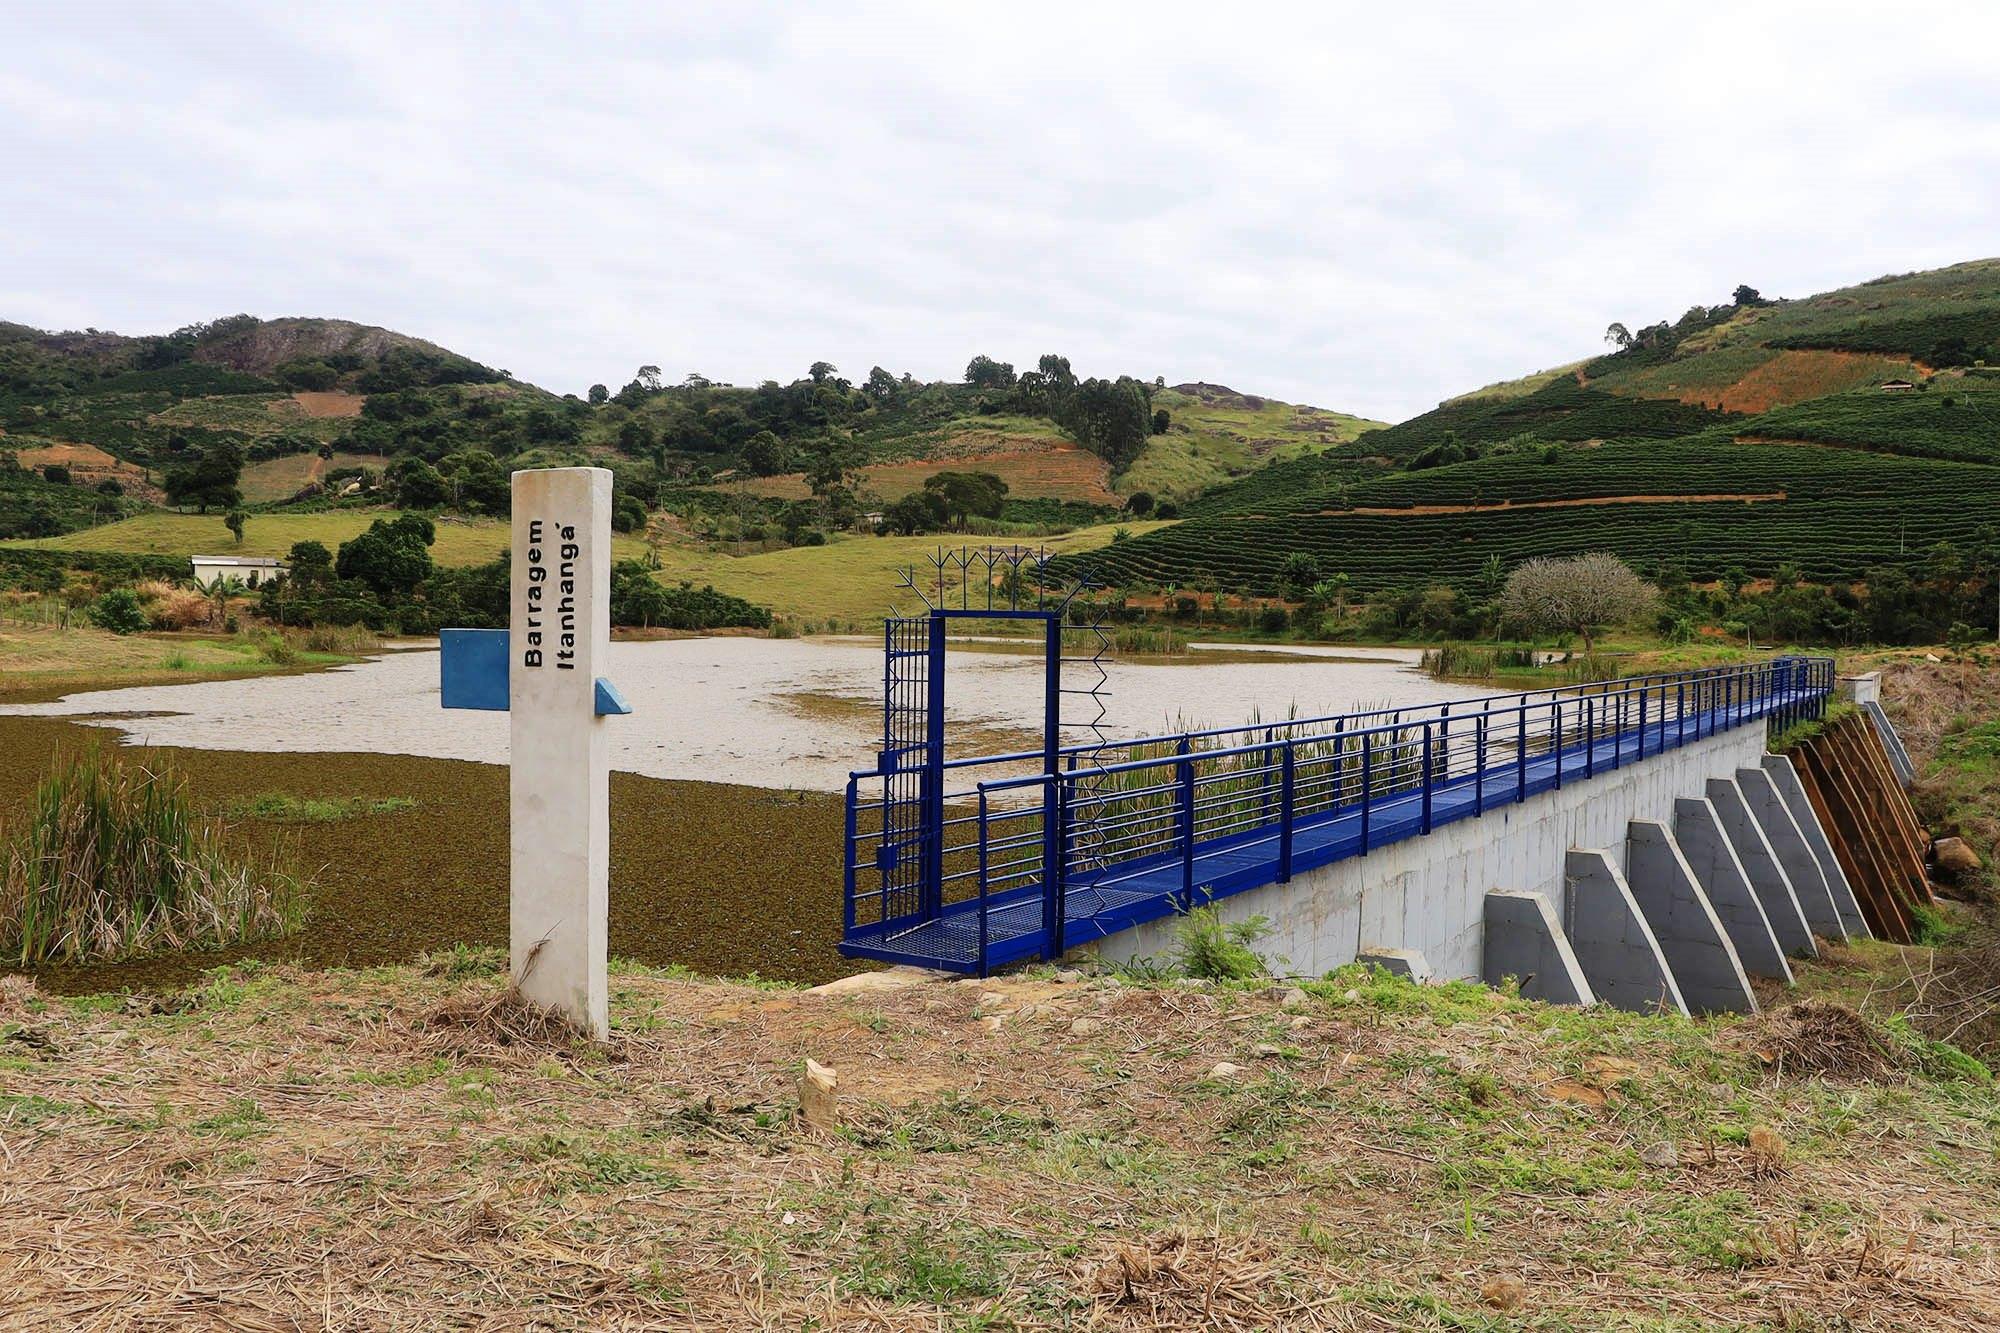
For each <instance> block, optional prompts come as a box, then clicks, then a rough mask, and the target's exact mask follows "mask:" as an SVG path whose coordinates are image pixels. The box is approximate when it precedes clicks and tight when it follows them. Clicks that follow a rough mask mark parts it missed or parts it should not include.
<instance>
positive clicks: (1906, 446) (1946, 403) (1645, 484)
mask: <svg viewBox="0 0 2000 1333" xmlns="http://www.w3.org/2000/svg"><path fill="white" fill-rule="evenodd" d="M1745 290H1746V293H1747V289H1745ZM1614 332H1617V333H1620V334H1622V335H1623V337H1624V340H1625V342H1626V345H1625V346H1624V347H1622V348H1621V350H1619V351H1617V352H1615V353H1613V354H1611V355H1608V356H1604V357H1599V358H1596V359H1594V360H1591V361H1588V362H1584V363H1581V364H1579V365H1576V366H1572V367H1564V368H1561V369H1560V370H1558V371H1549V372H1541V373H1539V374H1538V375H1535V376H1532V377H1529V378H1527V379H1524V380H1522V381H1519V382H1517V383H1515V384H1511V385H1494V386H1489V387H1488V388H1486V389H1483V390H1478V391H1474V392H1473V393H1470V394H1467V395H1464V396H1461V397H1459V398H1455V399H1451V400H1448V401H1446V402H1445V403H1443V404H1441V405H1440V406H1439V407H1438V408H1437V409H1436V410H1434V411H1432V412H1428V413H1425V414H1423V415H1422V416H1419V417H1416V418H1413V419H1412V420H1410V421H1406V422H1403V423H1401V424H1398V425H1396V426H1392V427H1389V428H1388V429H1386V430H1381V431H1376V432H1372V433H1371V434H1369V435H1368V437H1367V439H1366V443H1365V448H1366V450H1367V456H1366V457H1362V456H1359V450H1353V451H1343V452H1342V453H1338V454H1332V455H1328V456H1325V457H1322V458H1314V459H1306V460H1300V461H1298V462H1293V463H1284V464H1279V465H1277V466H1273V467H1270V468H1267V469H1265V470H1263V471H1261V472H1259V473H1258V474H1256V475H1254V476H1251V477H1248V478H1245V479H1243V480H1241V481H1238V482H1235V483H1233V484H1230V485H1227V486H1223V487H1220V488H1217V489H1215V490H1212V491H1210V492H1209V493H1207V494H1206V495H1204V496H1202V497H1201V498H1200V499H1199V500H1197V501H1195V502H1194V503H1192V504H1191V505H1189V506H1188V509H1187V513H1188V515H1189V517H1188V518H1187V519H1186V520H1185V521H1183V522H1182V523H1180V524H1177V525H1175V526H1174V527H1172V528H1169V529H1166V530H1162V531H1159V532H1155V533H1151V534H1148V535H1146V536H1143V537H1139V538H1135V539H1133V540H1130V541H1125V542H1121V543H1119V544H1118V545H1116V546H1115V547H1112V548H1110V549H1107V550H1105V551H1103V552H1098V553H1095V554H1094V555H1093V556H1092V557H1091V559H1092V562H1093V565H1094V567H1095V569H1096V571H1097V573H1098V576H1099V577H1100V578H1103V579H1106V580H1107V581H1110V582H1112V583H1114V584H1125V585H1135V584H1158V583H1168V582H1171V583H1177V584H1181V585H1183V586H1217V587H1222V588H1232V589H1243V590H1246V591H1250V592H1257V593H1272V592H1276V591H1279V571H1280V570H1281V569H1282V567H1283V565H1284V562H1285V560H1286V559H1287V557H1288V556H1289V555H1291V554H1292V553H1294V552H1301V551H1303V552H1310V553H1311V554H1312V555H1313V556H1314V557H1315V558H1316V560H1317V562H1318V565H1319V567H1320V569H1321V570H1323V571H1325V572H1327V573H1334V572H1339V573H1344V574H1346V575H1347V576H1348V579H1349V580H1350V584H1351V586H1352V587H1353V588H1354V589H1355V590H1356V591H1358V592H1367V591H1373V590H1380V589H1384V588H1389V587H1415V586H1422V585H1425V584H1432V583H1445V584H1452V585H1455V586H1460V587H1467V586H1474V585H1478V584H1482V583H1485V582H1490V580H1491V577H1492V574H1493V566H1492V564H1491V563H1490V561H1491V560H1492V558H1494V557H1498V559H1499V560H1500V561H1501V562H1502V565H1503V567H1504V566H1511V565H1512V564H1514V563H1516V562H1518V561H1520V560H1524V559H1527V558H1529V557H1532V556H1537V555H1565V554H1575V553H1580V552H1583V551H1589V550H1611V551H1614V552H1616V553H1618V554H1619V555H1621V556H1624V557H1625V558H1626V559H1628V560H1630V561H1633V562H1635V563H1636V564H1638V565H1640V566H1641V567H1642V568H1652V567H1676V568H1680V569H1684V570H1685V571H1686V572H1687V573H1688V574H1690V575H1692V576H1693V577H1696V578H1712V577H1719V576H1721V575H1723V574H1724V573H1726V572H1730V571H1733V570H1741V571H1745V572H1747V573H1748V574H1749V575H1751V576H1753V577H1761V576H1765V575H1769V574H1771V573H1773V572H1775V571H1776V570H1778V569H1779V567H1781V566H1790V567H1792V568H1794V569H1796V570H1797V571H1799V572H1800V573H1802V574H1803V575H1804V576H1805V577H1806V578H1808V579H1811V580H1814V581H1818V582H1835V581H1853V580H1862V579H1866V578H1867V577H1868V575H1869V574H1870V572H1871V571H1873V570H1877V569H1881V568H1885V567H1893V566H1912V565H1915V564H1917V563H1919V562H1922V561H1924V560H1927V559H1931V558H1932V554H1933V551H1934V548H1935V547H1936V546H1937V545H1938V544H1939V543H1940V542H1949V543H1951V544H1952V546H1953V547H1954V548H1955V549H1956V551H1957V552H1958V553H1960V554H1962V555H1969V556H1971V557H1972V558H1973V559H1974V560H1975V561H1990V560H1991V559H1992V558H1994V557H1995V556H1996V555H2000V536H1996V530H2000V369H1996V368H1990V367H1989V366H1988V365H1987V364H1986V363H1987V362H1988V361H1989V360H1990V361H1993V362H1995V363H2000V261H1986V262H1981V263H1977V264H1965V265H1959V266H1956V267H1954V268H1951V269H1944V270H1939V271H1937V272H1935V273H1926V274H1916V275H1908V276H1904V277H1900V278H1893V279H1884V280H1880V281H1877V282H1873V283H1867V284H1863V285H1862V286H1860V287H1855V288H1849V289H1845V290H1843V291H1840V292H1831V293H1827V294H1825V295H1822V296H1817V297H1813V298H1810V299H1808V300H1804V301H1797V302H1782V303H1777V304H1767V303H1760V299H1759V298H1756V296H1755V293H1747V295H1746V296H1744V298H1743V299H1741V300H1739V301H1737V302H1735V303H1732V304H1730V305H1727V306H1718V307H1713V308H1702V307H1697V308H1695V309H1694V310H1691V311H1690V312H1689V313H1688V315H1687V316H1684V317H1683V319H1682V320H1681V321H1680V322H1679V323H1678V324H1675V325H1665V324H1662V325H1655V326H1653V327H1651V328H1648V329H1642V330H1641V331H1640V332H1639V333H1638V334H1631V333H1629V332H1628V331H1625V330H1614ZM1751 408H1755V409H1756V410H1750V409H1751Z"/></svg>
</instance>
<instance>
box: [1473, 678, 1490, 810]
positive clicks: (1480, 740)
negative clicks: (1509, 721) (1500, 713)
mask: <svg viewBox="0 0 2000 1333" xmlns="http://www.w3.org/2000/svg"><path fill="white" fill-rule="evenodd" d="M1492 707H1493V706H1492V705H1491V704H1488V705H1486V707H1485V708H1482V709H1481V710H1480V713H1479V720H1478V721H1477V722H1475V723H1474V724H1473V727H1472V759H1473V765H1472V774H1473V777H1472V813H1473V814H1475V815H1483V814H1485V813H1486V718H1487V716H1488V714H1489V713H1490V711H1491V709H1492Z"/></svg>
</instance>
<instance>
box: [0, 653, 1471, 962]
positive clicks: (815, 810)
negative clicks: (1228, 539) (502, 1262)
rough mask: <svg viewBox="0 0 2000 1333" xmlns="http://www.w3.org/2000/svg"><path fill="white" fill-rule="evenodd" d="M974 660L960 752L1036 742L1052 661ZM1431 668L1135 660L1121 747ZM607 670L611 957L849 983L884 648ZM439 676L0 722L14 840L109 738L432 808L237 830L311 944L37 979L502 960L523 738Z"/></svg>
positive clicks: (317, 789)
mask: <svg viewBox="0 0 2000 1333" xmlns="http://www.w3.org/2000/svg"><path fill="white" fill-rule="evenodd" d="M967 648H968V651H966V652H964V653H962V654H960V653H954V655H953V661H952V671H953V675H952V677H951V684H952V688H953V693H952V695H951V707H950V708H949V709H948V712H949V715H950V716H951V717H952V718H953V720H954V721H955V723H957V724H958V726H957V727H956V728H955V730H954V737H955V738H956V739H959V740H961V741H962V742H963V743H964V744H965V746H966V747H967V749H968V750H970V751H971V752H975V753H976V752H981V751H984V752H992V751H994V750H1004V749H1017V748H1021V747H1022V746H1023V745H1024V743H1032V737H1031V733H1030V732H1029V731H1028V730H1027V728H1026V726H1024V725H1023V724H1024V723H1032V720H1033V719H1034V718H1036V717H1038V716H1039V708H1040V695H1039V691H1040V681H1041V668H1040V664H1039V661H1038V660H1037V659H1035V658H1033V657H1031V656H1022V655H1018V654H1015V653H1012V652H1009V651H1007V650H1006V649H1005V647H1004V646H1002V647H1000V648H999V649H998V650H997V651H996V650H993V649H992V648H991V647H990V646H989V647H988V648H987V649H986V650H984V651H978V650H973V645H967ZM1414 656H1415V655H1414V654H1403V653H1393V654H1390V653H1379V654H1372V655H1365V656H1360V657H1357V655H1355V654H1353V653H1347V652H1340V653H1333V652H1325V653H1313V652H1303V653H1302V652H1295V651H1286V652H1274V653H1263V652H1257V651H1244V650H1232V651H1229V652H1226V653H1223V654H1220V655H1218V656H1217V657H1216V658H1215V659H1212V660H1209V659H1204V658H1203V657H1202V655H1201V654H1199V653H1195V654H1190V655H1189V656H1188V658H1186V659H1177V660H1176V661H1174V662H1172V663H1166V662H1148V661H1145V660H1143V659H1142V660H1137V661H1133V662H1124V663H1118V664H1115V665H1114V666H1113V668H1112V673H1113V679H1112V693H1111V696H1110V700H1109V707H1110V710H1111V718H1112V719H1113V720H1114V721H1115V722H1116V723H1117V724H1118V725H1116V726H1115V727H1114V728H1113V735H1114V736H1117V735H1134V734H1145V733H1149V732H1155V731H1159V730H1162V729H1165V728H1167V727H1169V726H1174V725H1190V726H1192V725H1201V724H1209V725H1218V726H1219V725H1230V724H1235V723H1240V722H1244V721H1247V720H1249V718H1250V717H1251V716H1253V715H1261V716H1262V717H1263V718H1266V719H1273V718H1279V717H1283V716H1285V715H1286V713H1287V712H1288V711H1290V710H1291V709H1292V708H1294V707H1296V708H1297V709H1298V710H1299V711H1300V712H1301V713H1302V714H1310V713H1321V712H1330V711H1336V710H1343V709H1352V708H1356V707H1361V706H1376V705H1382V704H1396V703H1415V702H1419V701H1424V700H1437V699H1442V698H1448V697H1463V696H1468V695H1471V694H1474V693H1476V692H1477V691H1474V690H1472V689H1470V688H1468V687H1464V686H1454V685H1446V684H1440V683H1439V682H1435V681H1432V680H1430V679H1428V678H1426V677H1424V676H1421V675H1419V674H1417V673H1416V672H1414V671H1412V670H1411V669H1410V664H1411V661H1412V660H1413V658H1414ZM612 669H613V673H614V679H617V680H618V681H619V683H620V685H621V686H623V687H624V688H625V689H626V693H627V694H628V696H632V697H633V700H634V703H635V707H636V711H635V713H634V714H633V715H632V716H630V717H623V718H617V719H614V720H613V721H612V723H611V724H610V725H612V726H614V727H615V728H618V729H619V730H617V731H615V732H614V735H615V736H617V737H618V740H617V742H616V744H615V750H614V758H613V764H614V766H615V768H617V769H619V770H621V771H616V772H614V773H613V774H612V780H611V822H612V829H611V834H612V836H611V920H610V949H611V952H612V953H613V954H614V955H617V956H621V957H629V958H634V959H637V960H639V961H641V962H646V963H651V964H655V965H666V964H674V963H679V964H683V965H685V966H688V967H690V968H693V969H695V970H697V971H700V972H705V973H715V974H720V975H743V974H747V973H752V972H754V973H757V974H759V975H762V976H766V977H773V978H782V979H785V980H792V981H801V982H809V983H810V982H820V981H825V980H828V979H830V978H832V977H835V976H839V975H842V974H844V973H846V972H849V971H853V970H855V967H856V964H854V963H852V962H850V961H848V960H846V959H843V958H841V957H840V955H839V954H838V953H837V952H836V950H835V948H834V946H835V943H836V941H837V940H838V939H839V935H840V916H841V912H840V881H841V875H840V866H841V858H842V847H841V836H842V809H841V797H840V795H839V788H840V787H841V785H842V784H843V783H844V780H845V776H846V773H847V771H848V770H849V769H850V768H859V767H865V766H868V765H869V764H870V761H871V760H872V757H873V752H874V749H875V746H876V745H877V744H879V739H878V738H879V728H880V714H879V698H880V690H881V676H880V673H881V657H880V651H879V648H877V647H876V646H875V645H874V644H872V643H868V642H864V641H858V640H856V641H832V640H821V641H780V640H761V639H693V640H681V641H672V642H656V643H643V644H641V643H633V644H618V645H615V646H614V652H613V658H612ZM436 679H437V662H436V654H435V652H434V651H409V652H398V653H390V654H387V655H385V656H383V657H381V658H378V659H374V660H371V661H367V662H363V663H360V664H357V665H355V666H352V667H345V668H340V669H336V670H333V671H326V672H315V673H311V674H305V675H288V676H270V677H260V678H257V679H253V680H231V681H215V682H208V683H200V684H186V685H171V686H161V687H146V688H133V689H118V690H102V691H94V692H91V693H87V694H79V695H73V696H70V697H68V698H66V699H63V700H58V701H54V702H50V703H37V704H14V705H8V706H5V707H0V827H4V828H14V827H18V826H19V820H20V819H21V817H22V815H23V814H24V813H25V811H26V809H27V805H28V800H29V797H30V796H31V795H32V792H33V789H34V785H35V783H36V782H37V781H38V780H39V779H40V777H41V776H42V774H43V773H45V772H46V771H47V769H48V767H49V764H50V760H51V757H52V756H53V755H55V754H57V753H59V752H61V751H64V750H73V749H76V748H80V747H82V746H85V745H89V744H93V743H95V744H104V743H109V742H113V741H123V742H124V743H126V744H128V745H130V744H141V745H145V746H147V747H148V748H149V749H150V750H151V751H152V753H153V755H154V757H155V758H171V760H172V761H173V763H174V765H175V766H176V767H177V768H178V769H179V770H180V771H181V772H182V773H184V774H185V775H186V776H187V778H188V781H189V784H190V787H191V790H192V792H193V794H194V796H195V799H196V801H197V802H198V803H199V804H200V805H201V806H202V807H203V808H205V809H209V810H215V811H220V810H222V809H224V808H225V807H227V806H228V805H229V804H230V803H231V802H233V801H240V800H243V799H246V798H249V797H254V796H257V795H259V794H262V793H267V792H280V793H285V794H288V795H292V796H299V797H357V796H358V797H369V798H384V797H403V798H407V799H409V800H411V801H414V802H415V804H414V806H412V807H411V808H409V809H404V810H397V811H392V812H389V813H383V814H368V815H358V816H355V817H351V818H348V819H344V820H339V821H334V822H328V823H308V824H277V823H268V822H265V821H261V820H255V819H246V820H240V821H238V822H237V823H236V824H235V825H234V826H233V827H232V830H231V835H230V836H232V837H233V838H237V839H240V840H241V841H242V842H243V843H244V844H245V845H247V846H250V847H254V848H257V849H260V850H261V849H265V848H268V847H271V846H272V845H274V844H283V845H285V846H286V847H288V848H289V849H290V850H291V851H292V853H293V856H294V859H295V860H296V862H297V864H298V865H299V866H300V867H301V868H302V869H304V870H306V871H308V872H310V873H312V874H313V877H314V881H315V886H316V889H315V895H314V907H313V911H312V915H311V917H310V919H309V921H308V923H307V925H306V928H305V929H304V930H303V931H302V932H301V933H300V934H298V935H297V936H294V937H293V938H290V939H287V940H282V941H275V942H269V943H265V944H260V945H252V946H246V947H240V948H235V949H230V950H224V951H220V952H215V953H203V954H193V955H172V956H166V957H160V958H155V959H143V960H134V961H130V962H124V963H108V964H91V965H86V966H65V967H53V968H44V969H39V970H38V971H37V972H36V976H37V979H38V982H39V983H40V984H42V985H43V986H45V987H46V988H48V989H50V990H53V991H59V992H71V993H74V992H83V991H92V990H104V989H121V988H130V989H135V990H154V989H161V988H166V987H171V986H177V985H181V984H184V983H186V982H187V981H189V980H191V979H193V978H194V977H195V976H197V975H198V974H199V973H200V972H201V971H202V970H204V969H206V968H210V967H214V966H217V965H218V964H221V963H225V962H230V961H234V960H236V959H240V958H246V957H252V958H259V959H264V960H271V961H278V960H284V961H295V962H299V963H302V964H305V965H307V966H312V967H365V966H374V965H379V964H385V963H396V962H406V961H409V960H410V959H412V958H414V957H416V956H417V955H419V954H421V953H423V952H425V951H427V950H433V949H440V948H448V947H450V946H451V945H453V944H457V943H464V944H471V945H496V946H504V945H505V943H506V939H507V770H506V768H505V767H504V766H502V764H503V763H504V759H505V754H506V719H505V717H504V716H502V715H499V714H480V713H445V712H443V711H442V710H441V709H439V707H438V704H437V694H436V691H437V686H436ZM1135 719H1136V720H1135ZM107 728H108V729H109V730H110V731H111V732H112V733H115V734H109V735H108V734H107V731H106V729H107ZM633 770H636V771H633ZM697 778H699V779H701V780H695V779H697ZM0 966H4V965H0Z"/></svg>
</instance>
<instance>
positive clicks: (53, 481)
mask: <svg viewBox="0 0 2000 1333" xmlns="http://www.w3.org/2000/svg"><path fill="white" fill-rule="evenodd" d="M42 480H43V481H46V482H47V483H49V485H51V486H67V485H69V469H68V468H66V467H64V466H63V465H62V464H61V463H51V464H49V465H48V466H47V467H45V468H43V469H42Z"/></svg>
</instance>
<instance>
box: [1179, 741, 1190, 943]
mask: <svg viewBox="0 0 2000 1333" xmlns="http://www.w3.org/2000/svg"><path fill="white" fill-rule="evenodd" d="M1180 751H1181V755H1182V758H1181V761H1180V763H1179V764H1177V765H1175V768H1176V770H1177V773H1176V776H1177V778H1178V779H1179V782H1180V792H1179V796H1180V807H1181V811H1180V822H1181V910H1182V911H1184V912H1192V911H1193V910H1194V760H1192V759H1189V758H1187V757H1186V756H1187V753H1188V743H1187V737H1185V736H1183V737H1181V745H1180Z"/></svg>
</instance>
